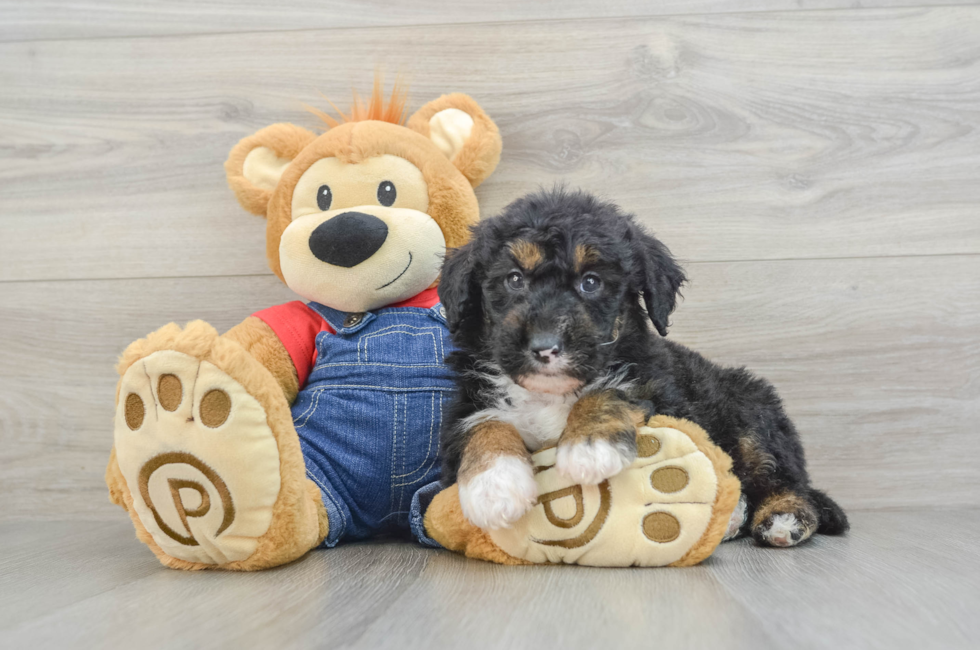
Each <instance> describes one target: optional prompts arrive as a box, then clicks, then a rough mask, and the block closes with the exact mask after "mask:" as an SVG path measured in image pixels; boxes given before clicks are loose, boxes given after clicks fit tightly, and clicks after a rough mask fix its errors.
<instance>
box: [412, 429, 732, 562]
mask: <svg viewBox="0 0 980 650" xmlns="http://www.w3.org/2000/svg"><path fill="white" fill-rule="evenodd" d="M637 446H638V450H639V456H638V458H637V459H636V461H635V462H634V463H633V465H631V466H630V467H628V468H627V469H625V470H624V471H622V472H621V473H619V474H617V475H616V476H614V477H612V478H610V479H608V480H607V481H603V482H602V483H600V484H599V485H592V486H581V485H574V484H570V483H568V482H567V481H565V480H564V479H562V478H561V477H560V476H559V475H558V473H557V472H556V471H555V470H554V456H555V450H554V448H551V449H545V450H541V451H539V452H537V453H536V454H534V456H533V457H532V461H533V463H534V465H535V471H536V475H535V480H536V481H537V483H538V489H539V494H540V496H539V497H538V505H537V506H535V507H534V508H533V509H532V510H531V511H530V512H529V513H528V514H526V515H525V516H524V517H523V518H522V519H521V520H520V521H518V522H517V523H516V524H515V525H514V527H513V528H507V529H502V530H492V531H484V530H480V529H479V528H477V527H475V526H473V525H472V524H470V523H469V522H468V521H466V519H465V518H464V517H463V513H462V510H461V508H460V506H459V493H458V490H457V488H456V486H455V485H454V486H451V487H449V488H447V489H446V490H443V491H442V492H441V493H439V494H438V495H437V496H436V497H435V499H433V501H432V504H431V505H430V506H429V509H428V510H427V511H426V515H425V523H426V530H427V531H428V532H429V535H430V536H431V537H432V538H433V539H435V540H436V541H438V542H439V543H440V544H442V545H443V546H445V547H446V548H448V549H450V550H453V551H457V552H460V553H463V554H465V555H467V556H468V557H473V558H478V559H483V560H490V561H492V562H498V563H501V564H528V563H531V564H542V563H563V564H584V565H590V566H690V565H694V564H698V563H699V562H701V561H702V560H704V559H705V558H706V557H708V556H709V555H711V553H712V552H713V551H714V549H715V548H716V547H717V546H718V544H719V543H720V542H721V540H722V537H723V536H724V535H725V533H726V531H727V530H728V526H729V521H730V520H731V517H732V513H733V511H734V509H735V507H736V504H737V503H738V500H739V495H740V486H739V482H738V479H736V478H735V476H734V475H732V473H731V465H732V463H731V459H730V458H729V457H728V456H727V455H726V454H725V453H724V452H722V451H721V450H720V449H719V448H718V447H716V446H715V445H714V444H713V443H712V442H711V440H710V439H709V438H708V435H707V434H706V433H705V432H704V431H703V430H702V429H701V428H700V427H698V426H697V425H695V424H694V423H692V422H688V421H686V420H677V419H674V418H668V417H664V416H658V417H655V418H652V419H651V420H650V421H649V422H648V423H647V426H646V427H642V428H640V429H639V430H638V432H637Z"/></svg>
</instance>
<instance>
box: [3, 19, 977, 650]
mask: <svg viewBox="0 0 980 650" xmlns="http://www.w3.org/2000/svg"><path fill="white" fill-rule="evenodd" d="M378 67H381V68H383V69H384V70H386V71H387V72H388V74H389V82H390V80H391V78H392V77H393V76H394V75H395V74H396V73H401V74H402V75H403V76H404V77H405V78H406V79H407V80H408V82H409V83H410V86H411V105H412V107H418V106H420V105H421V104H422V103H424V102H425V101H427V100H429V99H432V98H434V97H436V96H438V95H440V94H442V93H445V92H454V91H460V92H466V93H469V94H471V95H472V96H474V97H475V98H476V99H477V100H478V101H479V102H480V103H481V104H482V105H483V106H484V108H485V109H486V110H487V112H488V113H489V114H490V115H491V116H492V117H493V118H494V119H495V120H496V122H497V123H498V125H499V126H500V130H501V133H502V136H503V144H504V150H503V157H502V160H501V164H500V167H499V168H498V171H497V172H496V173H495V174H494V175H493V176H492V177H491V178H490V179H489V180H488V181H487V182H486V183H484V184H483V185H482V186H481V187H480V188H478V190H477V194H478V198H479V200H480V205H481V209H482V211H483V213H484V214H485V215H492V214H493V213H495V212H496V211H498V210H499V209H500V208H502V207H503V206H504V205H505V204H506V203H507V202H509V201H511V200H512V199H514V198H516V197H517V196H520V195H521V194H523V193H525V192H528V191H530V190H533V189H535V188H536V187H537V186H539V185H550V184H552V183H555V182H558V181H565V182H567V183H568V184H570V185H572V186H579V187H583V188H585V189H588V190H591V191H595V192H600V193H602V194H604V195H605V196H607V197H609V198H611V199H615V200H616V201H618V202H619V203H621V204H622V205H623V206H624V207H625V208H627V209H629V210H631V211H633V212H635V213H637V215H638V216H639V218H640V219H641V220H642V221H643V222H644V223H645V224H647V225H648V226H649V227H650V228H651V229H652V230H654V231H655V232H656V233H657V234H658V235H659V236H660V237H661V238H662V239H663V240H664V241H665V242H666V243H667V244H668V245H669V246H670V247H671V249H672V250H673V251H674V253H675V254H676V255H678V256H679V257H680V258H681V259H682V260H683V261H684V263H685V266H686V268H687V271H688V274H689V276H690V277H691V284H690V286H689V287H687V288H686V290H685V300H684V302H683V303H682V304H681V305H680V308H679V310H678V312H677V313H676V314H675V316H674V318H673V320H674V327H673V328H672V330H671V337H673V338H674V339H676V340H678V341H680V342H682V343H685V344H688V345H690V346H692V347H694V348H696V349H698V350H700V351H702V352H704V353H705V354H707V355H708V356H709V357H712V358H714V359H717V360H719V361H721V362H724V363H729V364H745V365H748V366H749V367H750V368H752V369H754V370H756V371H758V372H759V373H760V374H763V375H765V376H767V377H768V378H770V379H771V380H772V381H773V382H774V383H775V384H776V386H777V387H778V388H779V390H780V393H781V395H782V396H783V398H784V400H785V402H786V406H787V409H788V411H789V413H790V415H791V416H792V417H793V418H794V420H795V421H796V422H797V425H798V428H799V429H800V431H801V434H802V436H803V439H804V442H805V444H806V447H807V452H808V460H809V465H810V468H811V472H812V474H813V476H814V480H815V483H816V484H818V485H819V486H820V487H822V488H824V489H826V490H827V491H828V492H830V493H831V494H832V495H833V496H834V497H836V498H837V499H838V500H839V501H840V502H841V503H842V504H843V505H844V506H845V507H847V508H849V509H851V510H852V511H854V519H855V523H856V526H855V530H854V532H853V533H852V534H851V535H850V536H849V537H847V538H845V539H838V540H832V539H818V540H817V541H816V542H815V543H813V544H811V545H809V546H807V547H805V548H801V549H798V550H794V551H789V552H780V551H764V550H760V549H756V548H754V547H752V546H751V544H749V543H736V544H732V545H727V546H725V547H724V548H722V549H721V550H720V551H719V553H718V554H717V555H716V556H715V557H714V558H713V559H712V560H711V562H710V563H709V564H708V565H706V566H704V567H701V568H696V569H691V570H686V571H625V570H623V571H598V570H575V569H564V568H541V569H535V570H521V569H518V570H515V569H504V568H499V567H492V566H487V565H483V564H478V563H471V562H466V561H464V560H462V559H459V558H455V557H452V556H449V555H448V554H445V553H433V552H425V551H422V550H421V549H418V548H415V547H412V546H407V545H395V544H391V543H385V544H374V545H358V546H352V547H347V548H343V549H337V550H335V551H333V552H330V553H326V552H324V553H315V554H313V555H312V556H310V557H309V558H307V559H305V560H304V561H302V562H301V563H299V564H297V565H295V566H290V567H287V568H284V569H282V570H278V571H273V572H268V573H265V574H261V575H249V576H233V575H217V574H203V575H185V574H180V573H176V572H168V571H163V570H162V569H160V567H159V566H158V565H157V564H156V562H155V561H154V560H153V559H152V557H150V556H149V553H148V552H147V551H146V550H145V549H144V548H143V547H142V546H141V545H140V544H138V543H137V542H136V541H135V540H134V539H133V535H132V531H131V528H130V525H129V524H128V522H127V520H126V519H125V517H124V515H123V513H122V512H121V511H118V510H117V509H115V508H114V507H113V506H111V505H110V504H109V503H108V500H107V497H106V489H105V486H104V484H103V481H102V473H103V470H104V467H105V462H106V459H107V456H108V451H109V447H110V444H111V419H112V410H113V398H114V388H115V383H116V376H115V373H114V371H113V368H112V366H113V362H114V359H115V358H116V357H117V355H118V354H119V353H120V352H121V351H122V350H123V349H124V348H125V346H126V345H127V344H128V343H129V342H130V341H132V340H134V339H136V338H138V337H141V336H144V335H145V334H147V333H148V332H150V331H152V330H154V329H156V328H157V327H159V326H161V325H163V324H165V323H167V322H169V321H177V322H181V323H183V322H186V321H188V320H191V319H195V318H203V319H205V320H207V321H209V322H211V323H212V324H214V325H215V326H216V327H218V328H219V329H224V328H228V327H230V326H232V325H234V324H236V323H237V322H240V321H241V320H242V319H243V318H244V317H246V316H247V315H248V314H250V313H252V312H253V311H255V310H258V309H261V308H264V307H268V306H271V305H274V304H277V303H281V302H284V301H287V300H291V299H294V296H293V295H292V294H291V293H290V292H289V291H288V290H287V289H286V288H285V287H283V286H282V285H281V283H279V281H278V280H277V279H276V278H275V277H274V276H272V275H271V273H270V272H269V270H268V269H267V267H266V264H265V253H264V232H265V230H264V226H263V224H262V222H261V220H260V219H258V218H256V217H251V216H248V215H246V214H245V213H244V212H243V211H242V210H241V209H240V208H239V207H238V206H237V204H236V202H235V201H234V199H233V197H232V196H231V193H230V192H229V190H228V188H227V186H226V184H225V180H224V174H223V170H222V163H223V161H224V159H225V157H226V155H227V153H228V151H229V149H230V148H231V147H232V145H233V144H234V143H235V142H236V141H238V140H239V139H240V138H242V137H244V136H246V135H248V134H250V133H252V132H254V131H255V130H257V129H259V128H261V127H263V126H266V125H268V124H271V123H273V122H279V121H293V122H296V123H298V124H300V125H303V126H306V127H308V128H318V126H319V125H318V123H317V121H316V120H315V118H313V117H312V116H311V115H309V114H308V113H306V112H305V111H304V110H303V107H302V105H303V104H304V103H306V104H313V105H317V106H322V107H326V106H325V101H324V100H323V98H322V96H321V94H320V93H323V94H324V95H326V96H327V97H329V98H330V99H332V100H333V101H335V102H339V103H341V104H343V103H344V101H345V100H346V98H347V97H349V95H350V89H351V87H352V86H355V87H357V88H360V89H362V90H363V89H366V88H367V87H369V85H370V82H371V78H372V76H373V74H374V71H375V69H377V68H378ZM0 342H2V344H0V493H2V494H3V498H2V499H0V548H2V549H3V553H2V554H0V630H2V631H0V645H3V646H4V647H23V646H30V647H47V646H49V645H51V646H54V645H59V646H64V645H69V646H76V645H80V646H81V645H84V646H93V647H112V646H122V645H126V646H128V647H141V646H154V645H161V646H162V645H170V643H169V642H170V641H172V640H173V637H172V630H173V629H175V628H180V629H184V630H186V635H187V636H185V637H184V639H183V641H184V644H185V645H192V642H191V636H190V635H193V636H194V637H197V638H203V639H206V644H207V645H214V646H224V645H227V646H241V645H255V646H264V647H268V646H270V645H271V646H276V645H281V642H288V641H294V642H296V644H297V645H316V644H320V645H332V646H336V647H341V646H343V647H346V646H358V647H381V646H395V645H398V646H403V647H413V646H418V647H426V648H434V647H440V646H447V647H454V646H458V645H463V644H465V645H466V646H472V647H482V646H487V647H492V646H499V647H523V646H527V647H530V646H537V647H540V646H542V645H554V644H555V643H554V642H558V641H560V643H561V645H563V646H567V647H570V648H571V647H610V646H612V645H619V646H622V647H629V646H632V645H642V646H643V647H651V646H653V644H655V643H656V644H661V645H664V646H665V647H688V646H690V647H699V646H705V647H709V646H710V647H722V646H724V645H725V644H726V643H728V644H730V645H732V646H736V647H743V646H745V647H747V646H751V647H753V648H758V647H780V648H782V647H790V646H792V647H802V648H809V647H889V648H897V647H917V648H921V647H958V646H959V647H971V646H972V647H976V646H980V635H978V623H977V620H978V617H977V615H976V613H975V612H976V611H977V610H978V605H980V602H978V601H980V594H978V590H980V587H978V584H980V576H978V573H977V568H978V563H977V559H976V558H977V553H976V550H977V543H976V541H975V540H976V539H977V538H978V533H980V530H978V523H977V522H978V519H977V513H978V510H977V509H978V508H980V471H978V469H977V467H978V465H980V435H977V422H980V3H978V2H977V1H976V0H972V1H971V0H861V1H860V2H854V1H853V0H661V1H659V2H657V1H650V0H606V1H604V2H594V1H591V0H563V1H561V2H527V1H525V0H498V1H496V2H492V3H487V2H484V1H482V0H454V1H453V2H449V1H447V0H416V1H414V2H391V1H387V0H371V1H369V2H362V3H358V2H351V1H348V0H281V1H279V2H274V3H270V2H267V1H265V0H168V1H165V2H145V1H139V0H90V1H86V2H79V1H77V0H75V1H71V0H0ZM205 635H206V636H205ZM8 640H9V642H8ZM971 642H972V643H971ZM671 644H672V645H671ZM193 645H200V644H193Z"/></svg>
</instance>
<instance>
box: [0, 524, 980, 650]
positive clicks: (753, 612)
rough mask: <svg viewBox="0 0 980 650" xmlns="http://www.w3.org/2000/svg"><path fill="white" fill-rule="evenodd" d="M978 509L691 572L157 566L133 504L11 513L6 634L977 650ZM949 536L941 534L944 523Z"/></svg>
mask: <svg viewBox="0 0 980 650" xmlns="http://www.w3.org/2000/svg"><path fill="white" fill-rule="evenodd" d="M977 514H978V511H976V510H971V511H966V512H962V511H941V510H940V511H935V510H903V511H899V512H888V513H885V512H855V513H853V521H854V529H853V530H852V532H851V533H850V534H849V535H848V536H847V537H844V538H827V537H820V536H818V537H816V538H814V539H813V540H812V541H811V542H809V543H807V544H806V545H804V546H801V547H799V548H796V549H792V550H785V549H761V548H758V547H756V546H754V544H753V543H752V542H751V541H749V540H740V541H735V542H729V543H726V544H723V545H722V546H721V547H720V548H719V549H718V551H717V552H716V553H715V555H714V556H713V557H712V558H710V559H709V560H708V561H707V562H706V563H705V564H703V565H701V566H698V567H693V568H689V569H591V568H584V567H574V568H573V567H502V566H497V565H492V564H486V563H483V562H478V561H475V560H467V559H464V558H461V557H459V556H455V555H452V554H450V553H448V552H445V551H432V550H425V549H422V548H420V547H418V546H415V545H412V544H408V543H397V542H387V543H368V544H353V545H346V546H340V547H337V548H335V549H330V550H319V551H313V552H311V553H310V554H308V555H307V556H306V557H305V558H303V559H301V560H300V561H298V562H296V563H294V564H292V565H289V566H286V567H282V568H280V569H276V570H273V571H265V572H260V573H255V574H224V573H207V572H201V573H181V572H176V571H172V570H168V569H165V568H163V567H161V566H160V565H158V564H156V560H155V559H153V557H152V555H151V554H150V552H149V551H148V550H147V549H146V548H144V547H143V546H142V545H141V544H139V543H138V542H137V541H136V540H134V539H132V537H131V532H130V531H131V528H130V525H129V523H128V522H127V521H124V520H122V513H120V514H119V516H118V517H117V518H116V519H115V520H112V521H103V522H72V523H66V522H17V523H12V524H8V525H0V546H2V547H3V548H5V549H11V550H10V551H9V552H6V553H4V555H3V557H0V603H2V605H3V607H2V609H0V611H2V612H3V615H2V616H0V643H2V645H3V646H4V647H65V646H68V647H72V648H105V647H121V646H125V647H140V648H160V647H177V646H180V647H182V646H185V645H194V646H195V647H214V648H226V647H227V648H253V647H255V648H263V647H270V646H275V647H304V648H305V647H324V646H329V647H334V648H398V649H405V650H414V649H416V648H443V647H445V648H458V647H466V648H472V649H474V650H477V649H482V648H541V647H562V648H569V649H571V650H576V649H578V648H605V647H621V648H633V647H643V648H648V647H651V643H653V644H654V645H655V646H658V647H659V646H663V647H668V648H721V647H724V648H736V649H741V648H746V649H748V648H751V649H752V650H758V649H760V648H761V649H768V648H786V647H799V648H806V649H809V648H857V647H860V648H889V649H893V650H902V649H905V648H914V649H916V650H918V649H920V648H933V647H934V648H940V647H941V648H946V649H949V650H955V649H959V648H973V647H976V645H977V644H978V643H980V622H978V620H977V618H976V616H975V615H974V612H975V611H976V609H977V607H978V606H980V591H978V590H977V588H976V584H977V580H980V562H978V560H977V557H976V553H975V552H974V546H975V540H976V538H977V536H978V535H980V523H978V522H980V518H978V517H977V516H976V515H977ZM936 531H943V534H942V535H937V534H936ZM64 540H71V543H70V544H67V543H65V541H64Z"/></svg>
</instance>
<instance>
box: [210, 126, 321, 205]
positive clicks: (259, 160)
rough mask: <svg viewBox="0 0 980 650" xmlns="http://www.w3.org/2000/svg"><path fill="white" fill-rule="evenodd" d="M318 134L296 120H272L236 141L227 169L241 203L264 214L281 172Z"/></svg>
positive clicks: (229, 181) (227, 162)
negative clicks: (291, 122) (271, 123)
mask: <svg viewBox="0 0 980 650" xmlns="http://www.w3.org/2000/svg"><path fill="white" fill-rule="evenodd" d="M315 139H316V136H315V135H314V134H313V133H311V132H309V131H307V130H306V129H303V128H300V127H298V126H295V125H293V124H273V125H272V126H267V127H266V128H264V129H262V130H261V131H257V132H256V133H255V134H253V135H250V136H248V137H247V138H243V139H242V140H241V141H240V142H239V143H238V144H236V145H235V146H234V147H233V148H232V150H231V153H229V154H228V160H226V161H225V173H226V174H227V175H228V185H229V186H230V187H231V189H232V191H233V192H234V193H235V197H236V198H237V199H238V202H239V203H241V205H242V207H243V208H245V209H246V210H248V211H249V212H251V213H252V214H257V215H259V216H262V217H264V216H265V215H266V210H267V209H268V207H269V200H270V199H271V198H272V191H273V190H275V189H276V185H278V184H279V179H280V178H282V173H283V171H285V169H286V167H288V166H289V163H291V162H292V161H293V159H294V158H295V157H296V156H297V155H299V152H300V151H302V150H303V149H304V148H305V147H306V145H308V144H309V143H311V142H313V140H315Z"/></svg>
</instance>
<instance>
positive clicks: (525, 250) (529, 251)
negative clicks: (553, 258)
mask: <svg viewBox="0 0 980 650" xmlns="http://www.w3.org/2000/svg"><path fill="white" fill-rule="evenodd" d="M510 252H511V254H512V255H513V256H514V258H515V259H516V260H517V261H518V263H520V265H521V266H522V267H523V268H524V270H525V271H530V270H531V269H533V268H534V267H535V266H537V265H538V264H540V263H541V260H542V259H543V258H544V254H543V253H542V252H541V247H540V246H538V245H537V244H532V243H531V242H529V241H527V240H526V239H518V240H516V241H513V242H511V244H510Z"/></svg>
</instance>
